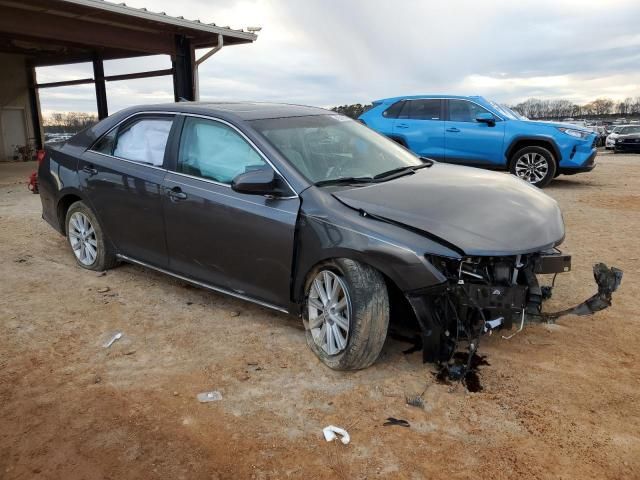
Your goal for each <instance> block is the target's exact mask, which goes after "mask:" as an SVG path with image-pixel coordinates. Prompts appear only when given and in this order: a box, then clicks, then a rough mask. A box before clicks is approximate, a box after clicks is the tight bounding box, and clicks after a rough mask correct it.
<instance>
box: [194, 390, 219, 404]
mask: <svg viewBox="0 0 640 480" xmlns="http://www.w3.org/2000/svg"><path fill="white" fill-rule="evenodd" d="M218 400H222V394H221V393H220V392H218V391H217V390H213V391H211V392H202V393H199V394H198V401H199V402H200V403H209V402H217V401H218Z"/></svg>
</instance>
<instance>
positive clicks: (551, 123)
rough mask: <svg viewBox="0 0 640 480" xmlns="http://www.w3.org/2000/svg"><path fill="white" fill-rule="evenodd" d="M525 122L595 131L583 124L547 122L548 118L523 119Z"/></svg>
mask: <svg viewBox="0 0 640 480" xmlns="http://www.w3.org/2000/svg"><path fill="white" fill-rule="evenodd" d="M522 121H523V122H528V123H533V124H535V125H544V126H545V127H554V128H572V129H573V130H581V131H583V132H588V133H594V131H593V130H592V129H591V128H589V127H585V126H583V125H575V124H573V123H563V122H547V121H546V120H522Z"/></svg>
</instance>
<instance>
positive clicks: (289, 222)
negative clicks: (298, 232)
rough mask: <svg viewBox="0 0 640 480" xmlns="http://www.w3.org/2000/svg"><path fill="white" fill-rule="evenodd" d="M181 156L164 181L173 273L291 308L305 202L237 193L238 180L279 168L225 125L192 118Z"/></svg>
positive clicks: (187, 123) (185, 131)
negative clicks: (297, 236) (249, 173)
mask: <svg viewBox="0 0 640 480" xmlns="http://www.w3.org/2000/svg"><path fill="white" fill-rule="evenodd" d="M177 155H178V158H177V162H176V163H177V167H176V171H175V172H169V173H168V174H167V176H166V178H165V181H164V189H165V197H164V212H165V224H166V227H165V228H166V238H167V246H168V250H169V265H170V268H171V270H173V271H175V272H177V273H181V274H183V275H185V276H188V277H190V278H193V279H196V280H199V281H202V282H205V283H207V284H210V285H213V286H215V287H219V288H223V289H226V290H229V291H232V292H235V293H236V294H239V295H243V296H248V297H251V298H254V299H258V300H261V301H263V302H266V303H269V304H271V305H275V306H279V307H283V308H286V307H287V306H288V302H289V298H290V295H289V290H290V279H291V263H292V258H293V245H294V232H295V225H296V219H297V215H298V209H299V206H300V201H299V198H298V197H297V196H295V194H293V192H292V198H282V199H277V198H275V199H274V198H268V197H265V196H260V195H247V194H242V193H238V192H235V191H234V190H232V189H231V187H230V184H231V180H232V179H233V178H234V177H235V176H236V175H238V174H240V173H244V172H245V171H247V170H250V169H252V168H265V167H268V168H271V167H270V166H269V165H268V164H267V162H266V161H265V160H264V158H263V157H262V156H261V155H260V154H259V153H258V152H257V150H256V149H255V148H254V146H253V145H252V144H250V143H249V141H248V140H247V139H246V138H245V137H244V136H243V135H242V134H241V133H239V131H237V130H236V129H235V128H234V127H232V126H230V125H229V124H226V123H225V122H222V121H216V120H211V119H204V118H200V117H187V118H186V119H185V123H184V127H183V129H182V135H181V139H180V146H179V149H178V154H177Z"/></svg>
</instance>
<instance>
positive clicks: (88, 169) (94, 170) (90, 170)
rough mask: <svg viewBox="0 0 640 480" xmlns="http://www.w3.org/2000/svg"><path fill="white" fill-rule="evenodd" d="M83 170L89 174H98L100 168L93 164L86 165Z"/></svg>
mask: <svg viewBox="0 0 640 480" xmlns="http://www.w3.org/2000/svg"><path fill="white" fill-rule="evenodd" d="M82 171H83V172H84V173H88V174H89V175H97V174H98V169H97V168H96V167H94V166H93V165H85V166H84V167H82Z"/></svg>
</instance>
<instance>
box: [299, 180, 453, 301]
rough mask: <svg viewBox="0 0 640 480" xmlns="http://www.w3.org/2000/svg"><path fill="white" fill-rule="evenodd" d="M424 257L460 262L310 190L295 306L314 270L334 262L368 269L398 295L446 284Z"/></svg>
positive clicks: (302, 215) (449, 253) (302, 223)
mask: <svg viewBox="0 0 640 480" xmlns="http://www.w3.org/2000/svg"><path fill="white" fill-rule="evenodd" d="M427 253H428V254H434V255H439V256H445V257H451V258H458V257H459V255H458V254H457V253H456V252H454V251H452V250H449V249H448V248H446V247H444V246H442V245H440V244H439V243H437V242H435V241H433V240H430V239H428V238H425V237H424V236H422V235H419V234H417V233H414V232H411V231H409V230H405V229H403V228H401V227H398V226H395V225H391V224H388V223H385V222H382V221H378V220H374V219H372V218H369V217H365V216H362V215H361V214H360V213H359V212H357V211H355V210H353V209H351V208H349V207H347V206H346V205H344V204H342V203H341V202H339V201H338V200H337V199H335V198H334V197H333V196H331V194H330V193H329V192H328V191H326V190H325V189H320V188H317V187H311V188H309V189H307V190H305V191H304V192H303V193H302V208H301V211H300V217H299V220H298V228H297V248H296V256H295V261H294V271H293V285H292V290H293V291H292V299H293V302H294V303H295V304H299V303H300V302H301V301H302V299H303V297H304V291H303V290H304V284H305V280H306V278H307V276H308V274H309V273H310V272H311V271H312V270H313V269H314V267H315V266H316V265H318V264H320V263H322V262H323V261H326V260H329V259H335V258H350V259H352V260H357V261H359V262H362V263H365V264H368V265H370V266H372V267H374V268H376V269H377V270H379V271H380V272H382V273H383V274H384V275H386V276H387V277H388V278H390V279H391V280H392V281H393V282H394V283H395V284H396V286H398V288H400V290H402V291H410V290H416V289H419V288H425V287H430V286H433V285H437V284H440V283H442V282H443V281H445V278H444V277H443V276H442V274H441V273H440V272H439V271H438V270H437V269H435V268H434V267H433V266H432V265H431V264H430V263H429V262H428V261H427V260H426V258H425V254H427Z"/></svg>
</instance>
